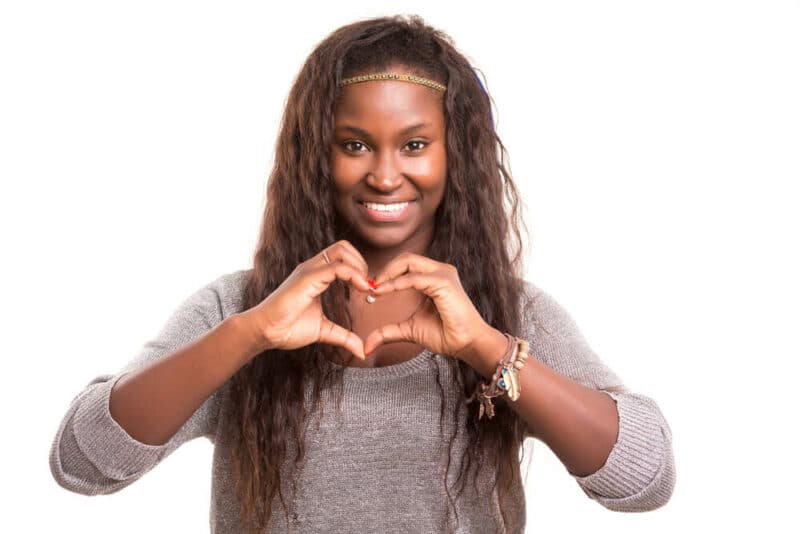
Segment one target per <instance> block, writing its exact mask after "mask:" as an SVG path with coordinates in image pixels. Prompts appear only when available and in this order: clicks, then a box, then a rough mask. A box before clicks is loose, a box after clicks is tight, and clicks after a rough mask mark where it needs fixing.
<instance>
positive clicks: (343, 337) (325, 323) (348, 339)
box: [319, 317, 366, 360]
mask: <svg viewBox="0 0 800 534" xmlns="http://www.w3.org/2000/svg"><path fill="white" fill-rule="evenodd" d="M319 340H320V342H322V343H327V344H329V345H336V346H338V347H343V348H345V349H347V350H348V351H349V352H351V353H353V354H354V355H355V356H356V358H360V359H361V360H364V359H366V357H365V356H364V342H363V341H361V338H360V337H358V336H357V335H355V334H354V333H353V332H351V331H350V330H348V329H346V328H343V327H341V326H339V325H338V324H336V323H334V322H333V321H331V320H330V319H327V318H325V317H323V318H322V323H321V324H320V334H319Z"/></svg>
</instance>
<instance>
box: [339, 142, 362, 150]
mask: <svg viewBox="0 0 800 534" xmlns="http://www.w3.org/2000/svg"><path fill="white" fill-rule="evenodd" d="M350 145H359V146H364V143H362V142H361V141H345V142H344V143H342V146H343V147H344V148H345V150H350V149H349V148H348V147H349V146H350ZM350 151H351V152H361V150H358V149H356V150H350Z"/></svg>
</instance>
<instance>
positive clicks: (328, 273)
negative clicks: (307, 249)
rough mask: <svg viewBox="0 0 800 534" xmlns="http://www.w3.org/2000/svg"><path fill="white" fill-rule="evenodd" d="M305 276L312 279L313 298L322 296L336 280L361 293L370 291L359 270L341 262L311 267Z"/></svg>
mask: <svg viewBox="0 0 800 534" xmlns="http://www.w3.org/2000/svg"><path fill="white" fill-rule="evenodd" d="M306 276H310V277H311V278H312V286H313V287H314V290H315V293H314V296H317V295H320V294H322V293H323V292H324V291H325V290H326V289H328V286H330V285H331V284H332V283H333V281H334V280H337V279H338V280H342V281H345V282H349V283H351V284H353V285H354V286H355V287H357V288H358V289H360V290H362V291H369V290H370V286H369V282H367V279H366V277H365V276H364V275H363V274H362V273H361V272H360V270H357V269H356V268H354V267H353V266H352V265H349V264H346V263H343V262H341V261H332V262H330V263H326V264H325V265H321V266H319V267H313V268H311V269H310V270H308V271H307V273H306Z"/></svg>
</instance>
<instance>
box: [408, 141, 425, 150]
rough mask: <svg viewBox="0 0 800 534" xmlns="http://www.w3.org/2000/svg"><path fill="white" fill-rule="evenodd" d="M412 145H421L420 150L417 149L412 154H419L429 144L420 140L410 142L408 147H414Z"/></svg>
mask: <svg viewBox="0 0 800 534" xmlns="http://www.w3.org/2000/svg"><path fill="white" fill-rule="evenodd" d="M412 144H417V145H421V146H420V147H419V148H418V149H416V150H412V151H411V152H419V151H420V150H422V149H423V148H425V147H426V146H428V143H426V142H425V141H420V140H419V139H415V140H413V141H409V142H408V143H407V144H406V146H409V145H412Z"/></svg>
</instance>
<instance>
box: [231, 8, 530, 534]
mask: <svg viewBox="0 0 800 534" xmlns="http://www.w3.org/2000/svg"><path fill="white" fill-rule="evenodd" d="M391 66H402V67H403V68H404V69H407V70H408V71H409V72H412V73H415V74H417V75H419V76H424V77H427V78H430V79H433V80H436V81H438V82H440V83H443V84H445V85H446V86H447V91H446V93H445V96H444V116H445V127H446V128H445V129H446V153H447V182H446V186H445V192H444V197H443V199H442V202H441V204H440V206H439V207H438V209H437V212H436V214H435V231H434V236H433V240H432V242H431V245H430V247H429V249H428V253H427V255H428V256H429V257H430V258H432V259H435V260H437V261H443V262H447V263H450V264H452V265H453V266H455V267H456V268H457V269H458V272H459V276H460V280H461V283H462V286H463V288H464V290H465V291H466V293H467V294H468V296H469V297H470V299H471V300H472V302H473V303H474V305H475V307H476V308H477V310H478V311H479V312H480V314H481V316H482V317H483V319H484V320H485V321H486V322H487V323H488V324H490V325H491V326H493V327H494V328H497V329H498V330H500V331H503V332H511V333H516V332H518V331H519V329H520V326H521V324H520V320H521V319H520V315H521V310H520V304H521V302H520V300H521V293H522V291H523V287H524V282H523V276H522V258H523V257H524V252H523V246H524V245H523V241H522V239H521V236H520V228H523V229H524V230H525V233H526V234H527V228H525V224H524V220H523V218H522V216H521V207H520V202H521V201H520V198H519V194H518V191H517V189H516V187H515V185H514V184H513V182H512V180H511V175H510V172H509V171H508V169H507V168H506V167H507V164H506V162H505V160H506V158H507V153H506V149H505V147H504V146H503V144H502V142H501V141H500V138H499V137H498V135H497V133H496V132H495V129H494V121H493V119H492V113H491V107H492V101H491V98H490V96H489V94H488V92H487V90H486V89H485V88H484V85H483V84H481V81H480V79H479V78H478V76H477V74H476V70H475V69H474V68H473V67H472V66H471V65H470V63H469V61H468V60H467V59H466V58H465V57H464V56H463V55H462V54H461V53H459V52H458V51H457V50H456V48H455V47H454V45H453V43H452V39H451V38H450V37H449V36H447V35H446V34H444V33H442V32H441V31H439V30H436V29H434V28H432V27H430V26H428V25H427V24H426V23H425V22H424V21H423V20H422V19H421V18H420V17H419V16H416V15H396V16H387V17H378V18H371V19H366V20H360V21H357V22H354V23H351V24H348V25H346V26H343V27H341V28H339V29H337V30H335V31H334V32H333V33H332V34H330V35H329V36H328V37H327V38H325V39H324V40H323V41H321V42H320V43H319V45H318V46H317V47H316V48H315V49H314V50H313V51H312V52H311V54H310V56H309V57H308V59H307V60H306V62H305V64H304V65H303V67H302V69H301V70H300V72H299V74H298V75H297V77H296V79H295V81H294V84H293V85H292V87H291V90H290V93H289V96H288V98H287V101H286V107H285V111H284V115H283V117H282V121H281V125H280V132H279V135H278V138H277V140H276V146H275V159H274V167H273V168H272V171H271V174H270V176H269V181H268V183H267V199H266V207H265V211H264V216H263V220H262V225H261V230H260V236H259V239H258V244H257V247H256V250H255V254H254V261H253V269H251V270H248V278H247V280H246V283H245V289H244V295H243V309H244V310H247V309H249V308H252V307H253V306H255V305H257V304H258V303H260V302H261V301H263V300H264V299H265V298H266V297H267V296H268V295H269V294H270V293H271V292H272V291H274V290H275V289H276V288H277V287H278V286H279V285H280V284H281V283H282V282H283V281H284V280H285V279H286V278H287V277H288V276H289V274H290V273H291V272H292V271H293V270H294V269H295V267H296V266H297V265H298V264H299V263H301V262H303V261H305V260H306V259H308V258H309V257H311V256H313V255H315V254H317V253H319V251H320V250H322V249H323V248H325V247H327V246H329V245H330V244H332V243H334V242H335V241H338V240H339V239H342V238H343V237H344V236H343V235H342V231H341V230H339V229H338V228H339V225H338V223H337V221H338V219H337V213H336V210H335V206H334V196H333V195H334V191H333V186H332V178H331V171H330V160H329V156H330V149H331V146H332V143H333V129H334V108H335V102H336V100H337V96H338V94H339V91H340V88H339V86H338V83H339V81H340V80H341V79H343V78H346V77H350V76H356V75H359V74H367V73H372V72H379V71H383V70H385V69H387V68H389V67H391ZM309 214H314V215H313V216H309ZM299 221H302V224H298V223H299ZM487 258H490V259H491V261H486V259H487ZM348 298H349V291H348V287H347V285H346V284H343V283H340V281H338V280H337V281H334V283H333V284H331V286H329V288H328V290H326V292H325V293H323V294H322V296H321V302H322V307H323V311H324V312H325V314H326V315H327V316H328V317H329V318H330V319H331V320H332V321H334V322H336V323H338V324H341V325H343V326H346V327H347V328H351V327H352V321H351V318H350V316H349V313H348V312H347V306H346V303H347V300H348ZM353 357H354V356H352V355H350V358H351V359H352V358H353ZM322 358H327V359H328V360H331V361H338V360H339V359H340V358H339V356H338V353H337V352H336V350H335V349H334V347H331V346H328V345H325V344H322V343H314V344H311V345H308V346H306V347H302V348H300V349H297V350H291V351H284V350H280V349H273V350H267V351H265V352H263V353H261V354H259V355H258V356H256V357H255V358H253V359H252V360H251V361H249V362H248V363H247V364H246V365H245V366H243V367H242V368H241V369H240V370H239V371H238V372H237V373H236V374H235V375H234V376H233V377H232V379H231V391H230V406H231V407H232V416H231V418H232V419H231V420H232V423H233V426H232V428H233V430H232V432H233V434H234V435H233V436H232V439H233V442H234V447H233V451H232V457H231V462H232V464H233V471H234V477H235V486H236V494H237V497H238V499H239V502H240V506H241V508H240V518H241V521H242V525H243V528H248V529H249V530H248V531H262V529H264V528H265V527H266V526H267V525H268V524H269V521H270V518H271V517H272V513H273V510H272V508H273V506H272V505H273V499H275V496H276V494H277V496H278V498H279V499H280V502H281V504H282V507H283V510H284V514H285V515H286V518H287V522H288V512H289V510H288V507H287V496H285V495H284V491H283V489H282V483H281V467H280V466H282V465H283V464H284V459H285V457H287V456H288V452H287V451H288V450H289V449H290V448H291V449H292V450H294V449H295V447H289V445H290V444H293V445H294V446H296V454H295V458H294V462H293V463H292V477H291V483H292V491H293V492H294V491H295V490H296V479H297V476H296V473H297V468H298V465H302V461H303V459H304V458H305V440H304V435H305V429H306V426H307V423H308V413H309V410H312V411H315V410H322V406H321V403H320V392H321V390H322V389H323V388H326V387H330V386H336V387H337V389H338V396H337V398H336V405H337V407H338V406H339V405H340V402H341V398H342V393H343V389H342V375H343V371H344V366H346V365H347V363H348V362H349V361H352V360H348V362H342V365H341V366H326V365H323V363H324V362H322V360H321V359H322ZM449 360H452V362H451V365H453V366H455V370H456V372H455V374H454V376H457V377H458V378H459V385H460V386H461V387H459V391H460V392H461V394H462V401H466V398H467V397H468V396H469V395H470V394H471V393H472V392H473V391H474V389H475V387H476V385H477V384H478V383H479V382H481V381H483V377H482V376H480V375H479V374H478V373H477V372H476V371H475V370H474V369H472V368H471V367H469V366H468V365H466V364H465V363H464V362H462V361H461V360H458V359H455V358H451V359H449ZM437 384H439V386H440V390H441V395H442V399H443V400H444V389H443V388H442V385H441V382H440V381H439V375H438V365H437ZM307 386H309V387H310V386H313V388H311V390H312V391H313V394H312V395H311V406H310V407H309V406H308V405H307V399H305V398H304V397H305V395H304V392H305V391H306V387H307ZM494 401H495V402H494V404H495V417H494V418H492V419H488V418H483V419H482V420H481V421H480V422H479V421H478V417H477V410H473V409H470V410H469V416H468V420H467V423H468V424H467V428H466V429H460V430H466V432H467V435H468V437H467V439H468V450H469V451H470V454H465V455H463V456H462V460H461V465H460V466H459V472H458V478H457V480H456V482H455V484H454V486H458V487H457V488H454V489H457V491H456V494H455V497H453V495H452V494H451V492H450V489H451V488H448V487H447V484H446V483H445V490H446V492H447V496H448V505H449V506H453V507H454V508H455V506H454V502H455V499H457V498H458V496H459V495H460V494H461V492H462V491H463V489H464V484H465V482H466V480H467V478H468V476H469V471H470V468H471V467H472V468H473V471H474V474H473V483H474V484H477V476H478V471H479V470H480V469H481V466H482V463H483V461H484V460H486V461H488V462H491V465H492V466H493V470H492V472H493V473H495V474H496V475H495V477H494V485H493V486H492V488H491V489H492V491H494V489H495V488H497V491H498V502H499V506H500V510H501V514H502V518H503V525H500V528H503V527H505V528H506V529H507V530H506V531H509V532H510V531H514V530H515V529H518V528H519V525H509V521H510V519H509V518H513V517H515V515H514V514H512V513H510V512H511V510H508V509H507V508H508V506H507V496H508V494H509V491H510V489H511V487H512V485H513V484H514V483H515V482H517V483H519V482H521V480H520V479H521V477H520V470H519V464H520V456H519V453H520V447H521V444H522V442H523V439H524V435H525V434H524V432H525V423H524V421H522V419H521V418H519V417H518V416H517V415H516V414H515V413H514V412H513V411H512V410H511V408H510V407H509V406H508V405H507V404H506V403H505V399H504V398H502V397H498V398H496V399H494ZM470 406H475V407H477V406H476V405H475V404H471V405H470ZM444 411H445V403H444V402H442V413H441V414H440V429H441V428H442V427H441V421H442V419H443V418H444V416H445V413H444ZM455 415H456V414H455V413H454V414H453V420H454V421H455V420H456V419H455ZM457 430H458V429H457ZM452 444H453V439H452V436H451V439H450V442H449V447H450V450H452ZM450 467H451V466H450V461H449V456H448V461H447V467H446V471H445V473H447V471H449V469H450ZM446 480H447V475H445V481H446ZM476 488H477V486H476ZM456 521H458V518H457V516H456ZM449 522H450V519H449V517H448V524H449ZM498 530H499V529H498ZM500 531H502V530H500Z"/></svg>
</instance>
